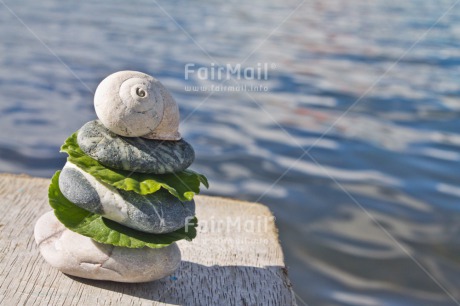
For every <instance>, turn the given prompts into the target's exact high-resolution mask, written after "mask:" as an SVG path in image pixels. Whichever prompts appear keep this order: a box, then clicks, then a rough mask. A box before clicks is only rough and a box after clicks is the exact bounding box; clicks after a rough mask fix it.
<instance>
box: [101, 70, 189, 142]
mask: <svg viewBox="0 0 460 306" xmlns="http://www.w3.org/2000/svg"><path fill="white" fill-rule="evenodd" d="M94 107H95V109H96V114H97V116H98V117H99V119H100V120H101V122H102V124H104V125H105V127H107V128H108V129H109V130H111V131H112V132H114V133H116V134H118V135H121V136H127V137H144V138H148V139H161V140H179V139H181V136H180V133H179V108H178V106H177V103H176V101H175V100H174V98H173V97H172V96H171V94H170V93H169V92H168V90H167V89H166V88H165V87H164V86H163V84H161V83H160V81H158V80H157V79H155V78H154V77H152V76H150V75H148V74H145V73H142V72H138V71H119V72H116V73H114V74H111V75H109V76H108V77H107V78H105V79H104V80H103V81H102V82H101V83H100V84H99V86H98V87H97V89H96V93H95V95H94Z"/></svg>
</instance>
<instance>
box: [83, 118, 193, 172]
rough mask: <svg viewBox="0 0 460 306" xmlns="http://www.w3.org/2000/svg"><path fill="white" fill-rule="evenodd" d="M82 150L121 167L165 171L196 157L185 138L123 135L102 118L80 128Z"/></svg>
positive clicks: (105, 163)
mask: <svg viewBox="0 0 460 306" xmlns="http://www.w3.org/2000/svg"><path fill="white" fill-rule="evenodd" d="M77 142H78V145H79V146H80V148H81V150H82V151H83V152H84V153H85V154H87V155H89V156H91V157H92V158H94V159H95V160H97V161H98V162H100V163H101V164H103V165H104V166H107V167H111V168H114V169H119V170H128V171H134V172H141V173H154V174H164V173H172V172H178V171H182V170H184V169H187V168H188V167H189V166H190V165H191V164H192V163H193V161H194V160H195V152H194V151H193V148H192V146H191V145H190V144H189V143H187V142H186V141H185V140H183V139H181V140H178V141H167V140H152V139H145V138H141V137H123V136H119V135H117V134H115V133H113V132H111V131H109V130H108V129H107V128H106V127H104V125H102V123H101V122H100V121H99V120H94V121H90V122H88V123H86V124H85V125H84V126H83V127H82V128H81V129H80V130H79V132H78V137H77Z"/></svg>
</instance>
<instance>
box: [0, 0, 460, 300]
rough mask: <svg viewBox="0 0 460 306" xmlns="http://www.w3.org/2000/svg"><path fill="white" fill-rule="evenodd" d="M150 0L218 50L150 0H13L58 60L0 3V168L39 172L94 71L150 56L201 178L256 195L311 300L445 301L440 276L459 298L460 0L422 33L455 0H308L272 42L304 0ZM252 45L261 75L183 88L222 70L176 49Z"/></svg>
mask: <svg viewBox="0 0 460 306" xmlns="http://www.w3.org/2000/svg"><path fill="white" fill-rule="evenodd" d="M159 3H160V4H161V6H162V7H164V9H165V10H167V11H168V12H169V14H170V15H171V16H172V17H173V18H174V19H175V20H176V22H177V24H179V25H180V26H181V27H183V28H184V29H185V30H186V31H187V32H188V33H190V35H191V36H192V37H193V39H194V40H195V41H196V42H197V43H198V44H199V45H200V46H201V48H202V49H204V50H206V51H207V52H208V55H209V56H211V57H212V58H213V60H211V59H210V58H209V57H208V55H206V54H204V53H203V51H202V50H201V49H200V48H198V47H197V46H196V45H195V44H194V42H193V41H191V40H190V38H189V37H188V36H187V35H185V34H184V33H183V31H182V30H181V29H180V28H178V26H177V24H176V23H175V22H173V21H172V20H171V19H170V18H169V17H168V16H166V15H165V14H164V12H162V10H161V9H159V8H158V7H157V6H155V5H154V4H152V3H151V2H147V1H139V5H132V4H131V3H130V4H126V3H123V2H113V1H111V2H109V1H99V2H91V3H85V2H81V3H80V2H79V3H73V4H68V3H65V2H60V1H54V0H44V1H40V2H33V1H22V2H14V3H13V2H11V1H10V2H8V5H9V6H10V7H11V8H12V9H13V10H14V11H15V12H16V14H17V15H18V16H19V17H20V18H22V19H23V20H24V22H25V23H27V25H28V26H29V27H30V29H31V30H32V31H33V32H34V33H35V35H36V36H37V37H39V38H40V39H41V40H42V41H43V43H44V44H46V45H47V46H48V47H49V48H50V49H51V50H53V52H54V53H55V54H56V55H58V56H59V58H60V59H61V60H62V61H63V62H65V63H66V65H68V68H67V67H65V66H63V64H62V63H61V62H60V61H59V60H58V59H57V58H56V57H55V56H53V55H52V54H50V52H49V50H48V49H47V48H46V47H45V46H44V45H43V44H42V43H41V42H40V41H38V40H37V39H36V38H35V37H34V35H32V34H31V33H30V32H29V31H28V30H27V29H25V28H24V26H23V25H22V24H21V23H19V22H18V21H17V20H16V19H15V17H14V16H12V15H11V14H10V13H9V12H8V10H5V9H2V10H0V40H1V42H2V43H1V44H0V67H1V69H0V96H1V100H0V129H1V130H2V131H3V133H1V134H0V171H2V172H14V173H21V172H25V173H28V174H31V175H38V176H44V177H50V176H51V175H52V173H54V171H55V170H57V169H59V168H61V167H62V166H63V163H64V156H63V155H62V154H59V153H58V148H59V146H60V145H61V144H62V143H63V141H64V139H65V138H66V137H67V136H68V135H69V134H70V133H72V132H73V131H75V130H76V129H78V128H79V127H80V126H82V125H83V123H85V122H87V121H89V120H92V119H94V118H95V114H94V110H93V106H92V91H94V89H95V88H96V86H97V84H98V83H99V81H100V80H101V79H102V78H103V77H104V76H106V75H108V74H110V73H112V72H114V71H117V70H123V69H132V70H141V71H145V72H148V73H150V74H152V75H155V76H156V77H158V78H159V79H161V81H162V82H163V83H164V84H165V85H166V86H167V87H168V88H170V89H171V90H172V92H173V95H174V96H175V97H176V99H177V101H178V103H179V105H180V108H181V116H182V118H183V119H184V118H187V117H188V116H190V117H188V119H187V120H186V121H184V122H183V123H182V125H181V132H182V134H183V135H184V136H185V138H186V139H187V140H188V141H190V142H191V143H192V144H193V146H194V147H195V149H196V153H197V154H196V155H197V160H196V162H195V166H194V167H195V169H197V170H199V171H202V172H204V173H206V174H207V175H208V177H209V179H210V181H211V183H212V189H211V190H210V191H209V193H210V194H215V195H224V196H230V197H235V198H241V199H248V200H253V201H254V200H257V199H259V198H261V196H262V195H263V197H262V198H261V201H262V202H263V203H266V204H267V205H269V206H270V208H271V209H272V210H273V211H274V213H275V215H276V217H277V223H278V226H279V228H280V236H281V241H282V243H283V247H284V251H285V255H286V261H287V264H288V266H289V271H290V275H291V278H292V280H293V283H294V286H295V289H296V291H297V293H298V294H299V295H300V296H301V297H302V298H303V299H304V300H305V301H306V302H307V303H308V304H309V305H317V304H318V305H337V304H344V305H382V304H383V305H390V304H404V305H423V304H424V305H433V304H435V305H452V304H453V300H452V298H451V297H449V296H448V294H446V292H444V290H443V289H442V288H441V287H440V286H438V284H437V283H436V282H438V283H439V284H440V285H441V286H442V287H443V288H444V289H445V290H446V291H448V292H449V293H450V294H451V295H452V297H454V298H456V299H460V295H459V294H460V293H459V291H458V288H457V287H458V286H456V284H459V283H460V278H459V277H460V262H459V260H458V254H459V251H460V247H459V246H460V240H459V238H458V237H460V235H458V234H459V232H460V225H459V224H460V214H459V208H458V207H459V206H458V200H459V197H460V191H459V188H458V186H457V185H458V182H459V181H460V180H459V173H460V164H459V163H458V161H459V159H460V155H459V153H458V152H459V147H460V134H459V133H458V131H459V128H460V122H459V114H460V113H459V111H460V99H459V93H460V86H459V84H458V79H459V77H460V72H459V71H460V70H459V69H458V65H459V63H460V60H459V59H460V48H459V45H458V42H459V39H458V38H459V35H460V23H459V22H458V20H459V17H460V11H459V10H458V8H455V9H453V10H452V11H451V12H450V13H449V14H447V15H446V16H445V18H444V19H442V20H441V21H440V22H439V23H438V24H437V25H436V26H435V27H433V28H432V29H431V30H430V32H429V33H426V30H427V29H428V28H429V27H430V26H431V25H432V24H433V22H435V21H436V19H437V18H438V17H439V16H441V14H443V12H444V11H445V10H446V9H447V8H448V7H449V6H450V5H451V4H452V3H453V1H413V2H405V1H373V2H369V3H368V2H359V1H338V0H337V1H335V0H327V1H313V2H311V1H309V2H305V4H304V5H303V6H301V7H300V8H299V9H298V11H297V12H296V13H295V14H293V15H292V16H291V18H290V19H288V20H286V22H285V23H284V24H283V25H282V26H281V27H279V28H278V29H277V30H276V31H275V32H274V33H273V35H272V36H271V37H270V39H268V40H266V41H264V39H265V37H267V35H268V34H269V33H270V31H271V30H272V29H274V28H275V27H276V26H277V25H278V24H280V23H281V22H282V21H283V20H284V19H285V18H286V16H288V15H289V14H290V13H291V12H292V10H293V9H294V8H295V7H296V6H297V5H298V3H297V2H295V1H287V2H279V1H274V0H269V1H255V2H250V3H246V2H243V1H239V0H231V1H227V2H224V3H221V4H220V5H215V4H214V3H209V2H206V1H204V2H187V1H173V2H163V1H159ZM418 38H422V39H421V40H420V42H419V43H418V44H417V45H416V46H415V47H414V48H412V49H411V51H410V52H408V53H406V54H405V56H404V57H403V58H401V55H403V54H404V52H405V51H406V50H407V49H408V48H410V47H411V45H412V43H413V42H414V41H416V40H417V39H418ZM261 43H263V45H262V47H261V48H259V49H257V50H256V51H255V52H253V50H254V49H255V48H256V47H257V46H258V45H259V44H261ZM251 52H253V53H252V55H251V56H250V57H249V58H248V59H247V62H246V63H245V66H254V65H257V63H260V62H267V63H273V64H275V65H276V68H274V69H273V70H272V71H271V72H270V78H269V80H268V81H266V82H264V83H263V85H266V86H267V87H268V88H269V92H267V93H264V92H258V93H255V92H252V93H249V94H250V96H248V95H247V94H246V93H244V92H239V93H233V94H229V93H223V92H221V93H213V94H212V95H211V96H209V97H208V95H209V94H210V93H209V92H187V91H185V86H191V85H199V86H210V85H213V84H214V85H217V84H218V82H216V81H209V80H200V79H197V78H192V79H190V80H188V81H186V80H184V66H185V64H187V63H195V64H196V65H197V66H209V65H210V64H211V63H212V62H213V61H214V60H215V61H216V62H219V63H230V64H235V63H239V62H241V61H243V59H245V58H246V57H247V56H248V55H249V54H251ZM398 60H399V63H398V64H397V65H393V64H394V63H395V61H398ZM389 68H391V69H390V70H389ZM70 71H73V73H74V74H75V75H77V76H78V77H79V78H80V79H81V82H80V81H79V80H77V79H76V78H75V76H74V75H73V74H72V73H71V72H70ZM382 76H383V77H382ZM377 81H378V82H377ZM256 83H257V82H256ZM363 95H364V96H363ZM254 100H255V101H254ZM357 100H359V103H357V104H355V102H356V101H357ZM203 101H204V102H203ZM352 105H354V107H353V108H352V109H351V110H350V112H349V113H347V115H346V116H344V117H342V114H343V112H344V111H346V110H347V109H348V108H349V107H350V106H352ZM339 119H340V120H339ZM337 120H339V121H337ZM332 125H333V127H332V128H331V126H332ZM280 127H281V128H282V129H281V128H280ZM283 130H284V131H283ZM326 131H327V132H328V133H327V134H326V135H324V137H322V135H323V133H324V132H326ZM286 132H287V133H288V134H287V133H286ZM320 137H322V138H321V139H319V138H320ZM304 150H309V153H310V154H311V155H312V156H313V157H314V159H315V160H317V161H318V162H319V163H320V164H321V165H322V166H319V165H318V164H316V163H315V162H314V161H313V160H311V159H310V158H309V156H304V157H303V158H302V159H300V160H298V158H299V157H300V156H301V155H302V154H303V152H304ZM293 163H296V164H295V167H294V168H293V169H292V171H289V172H287V173H286V175H285V176H283V177H282V178H281V179H279V180H278V178H279V177H280V175H282V174H283V173H284V172H285V171H286V169H287V168H289V167H290V166H291V165H292V164H293ZM331 176H332V177H333V178H334V179H335V180H336V181H337V182H339V183H340V184H341V186H342V187H343V188H344V189H345V190H346V191H347V192H349V193H350V194H351V195H352V197H353V198H354V200H353V199H351V198H350V197H349V196H347V194H345V193H344V191H343V190H342V188H341V187H339V186H338V185H337V184H336V183H335V182H334V181H332V180H331V178H330V177H331ZM277 180H278V181H277ZM275 181H277V184H276V185H274V186H273V187H272V185H273V183H274V182H275ZM355 201H357V202H358V203H359V204H360V205H361V206H362V207H359V206H358V205H357V204H356V203H355ZM363 209H364V210H365V211H364V210H363ZM370 216H371V217H370ZM375 221H377V222H378V224H380V225H381V226H382V228H383V229H384V230H386V231H387V232H388V233H389V234H391V235H392V236H393V237H394V238H395V239H397V241H398V242H399V243H400V245H398V243H396V242H395V241H394V240H393V239H392V238H391V237H389V236H388V235H387V234H386V233H385V232H384V231H383V230H382V228H380V227H379V226H378V225H377V224H376V222H375ZM408 255H410V256H412V257H413V258H414V259H415V260H417V262H418V263H419V264H420V266H419V265H418V264H417V263H416V262H414V261H413V260H412V259H411V258H410V256H408ZM421 267H423V269H426V270H427V271H428V272H429V274H430V275H431V277H430V276H429V275H427V274H426V273H425V272H424V271H423V269H422V268H421Z"/></svg>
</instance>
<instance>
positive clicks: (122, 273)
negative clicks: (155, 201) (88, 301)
mask: <svg viewBox="0 0 460 306" xmlns="http://www.w3.org/2000/svg"><path fill="white" fill-rule="evenodd" d="M34 234H35V242H36V243H37V245H38V246H39V249H40V253H41V254H42V256H43V257H44V258H45V260H46V261H47V262H48V263H49V264H50V265H51V266H53V267H55V268H56V269H58V270H60V271H61V272H63V273H66V274H70V275H74V276H78V277H83V278H89V279H97V280H110V281H116V282H126V283H140V282H149V281H153V280H157V279H161V278H163V277H165V276H167V275H170V274H172V273H173V272H174V271H175V270H176V269H177V268H178V267H179V265H180V261H181V254H180V250H179V248H178V247H177V245H176V244H175V243H173V244H171V245H169V246H167V247H164V248H160V249H152V248H147V247H145V248H140V249H131V248H123V247H116V246H113V245H107V244H101V243H97V242H95V241H94V240H92V239H91V238H88V237H85V236H82V235H79V234H77V233H74V232H72V231H70V230H69V229H67V228H65V227H64V225H62V224H61V223H60V222H59V221H58V220H57V218H56V217H55V216H54V213H53V212H52V211H50V212H48V213H46V214H44V215H43V216H41V217H40V219H38V221H37V223H36V224H35V230H34Z"/></svg>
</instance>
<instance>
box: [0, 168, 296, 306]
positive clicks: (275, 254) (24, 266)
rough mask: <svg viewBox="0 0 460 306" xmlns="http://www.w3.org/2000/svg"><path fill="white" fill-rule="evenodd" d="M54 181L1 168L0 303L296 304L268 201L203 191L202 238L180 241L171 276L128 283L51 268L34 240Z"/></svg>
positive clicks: (200, 204) (200, 199)
mask: <svg viewBox="0 0 460 306" xmlns="http://www.w3.org/2000/svg"><path fill="white" fill-rule="evenodd" d="M48 184H49V180H48V179H42V178H33V177H29V176H24V175H11V174H1V175H0V232H1V235H0V305H295V298H294V294H293V291H292V288H291V283H290V281H289V279H288V276H287V271H286V268H285V266H284V259H283V254H282V251H281V247H280V244H279V241H278V233H277V230H276V227H275V223H274V219H273V217H272V214H271V213H270V211H269V210H268V208H267V207H265V206H263V205H260V204H255V203H248V202H241V201H235V200H230V199H224V198H217V197H208V196H197V197H196V203H197V216H198V219H199V223H200V226H199V231H198V237H197V238H196V239H194V240H193V242H187V241H181V242H179V247H180V249H181V252H182V264H181V267H180V268H179V269H178V270H177V271H176V272H175V273H174V274H173V275H171V276H170V277H166V278H164V279H162V280H159V281H155V282H151V283H143V284H122V283H114V282H106V281H93V280H85V279H80V278H76V277H70V276H67V275H65V274H62V273H61V272H59V271H57V270H55V269H54V268H52V267H50V266H49V265H48V264H47V263H46V262H45V261H44V260H43V258H42V257H41V256H40V254H39V252H38V248H37V246H36V245H35V242H34V239H33V226H34V224H35V221H36V220H37V219H38V218H39V216H41V215H42V214H43V213H45V212H46V211H49V210H50V207H49V205H48V200H47V189H48Z"/></svg>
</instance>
